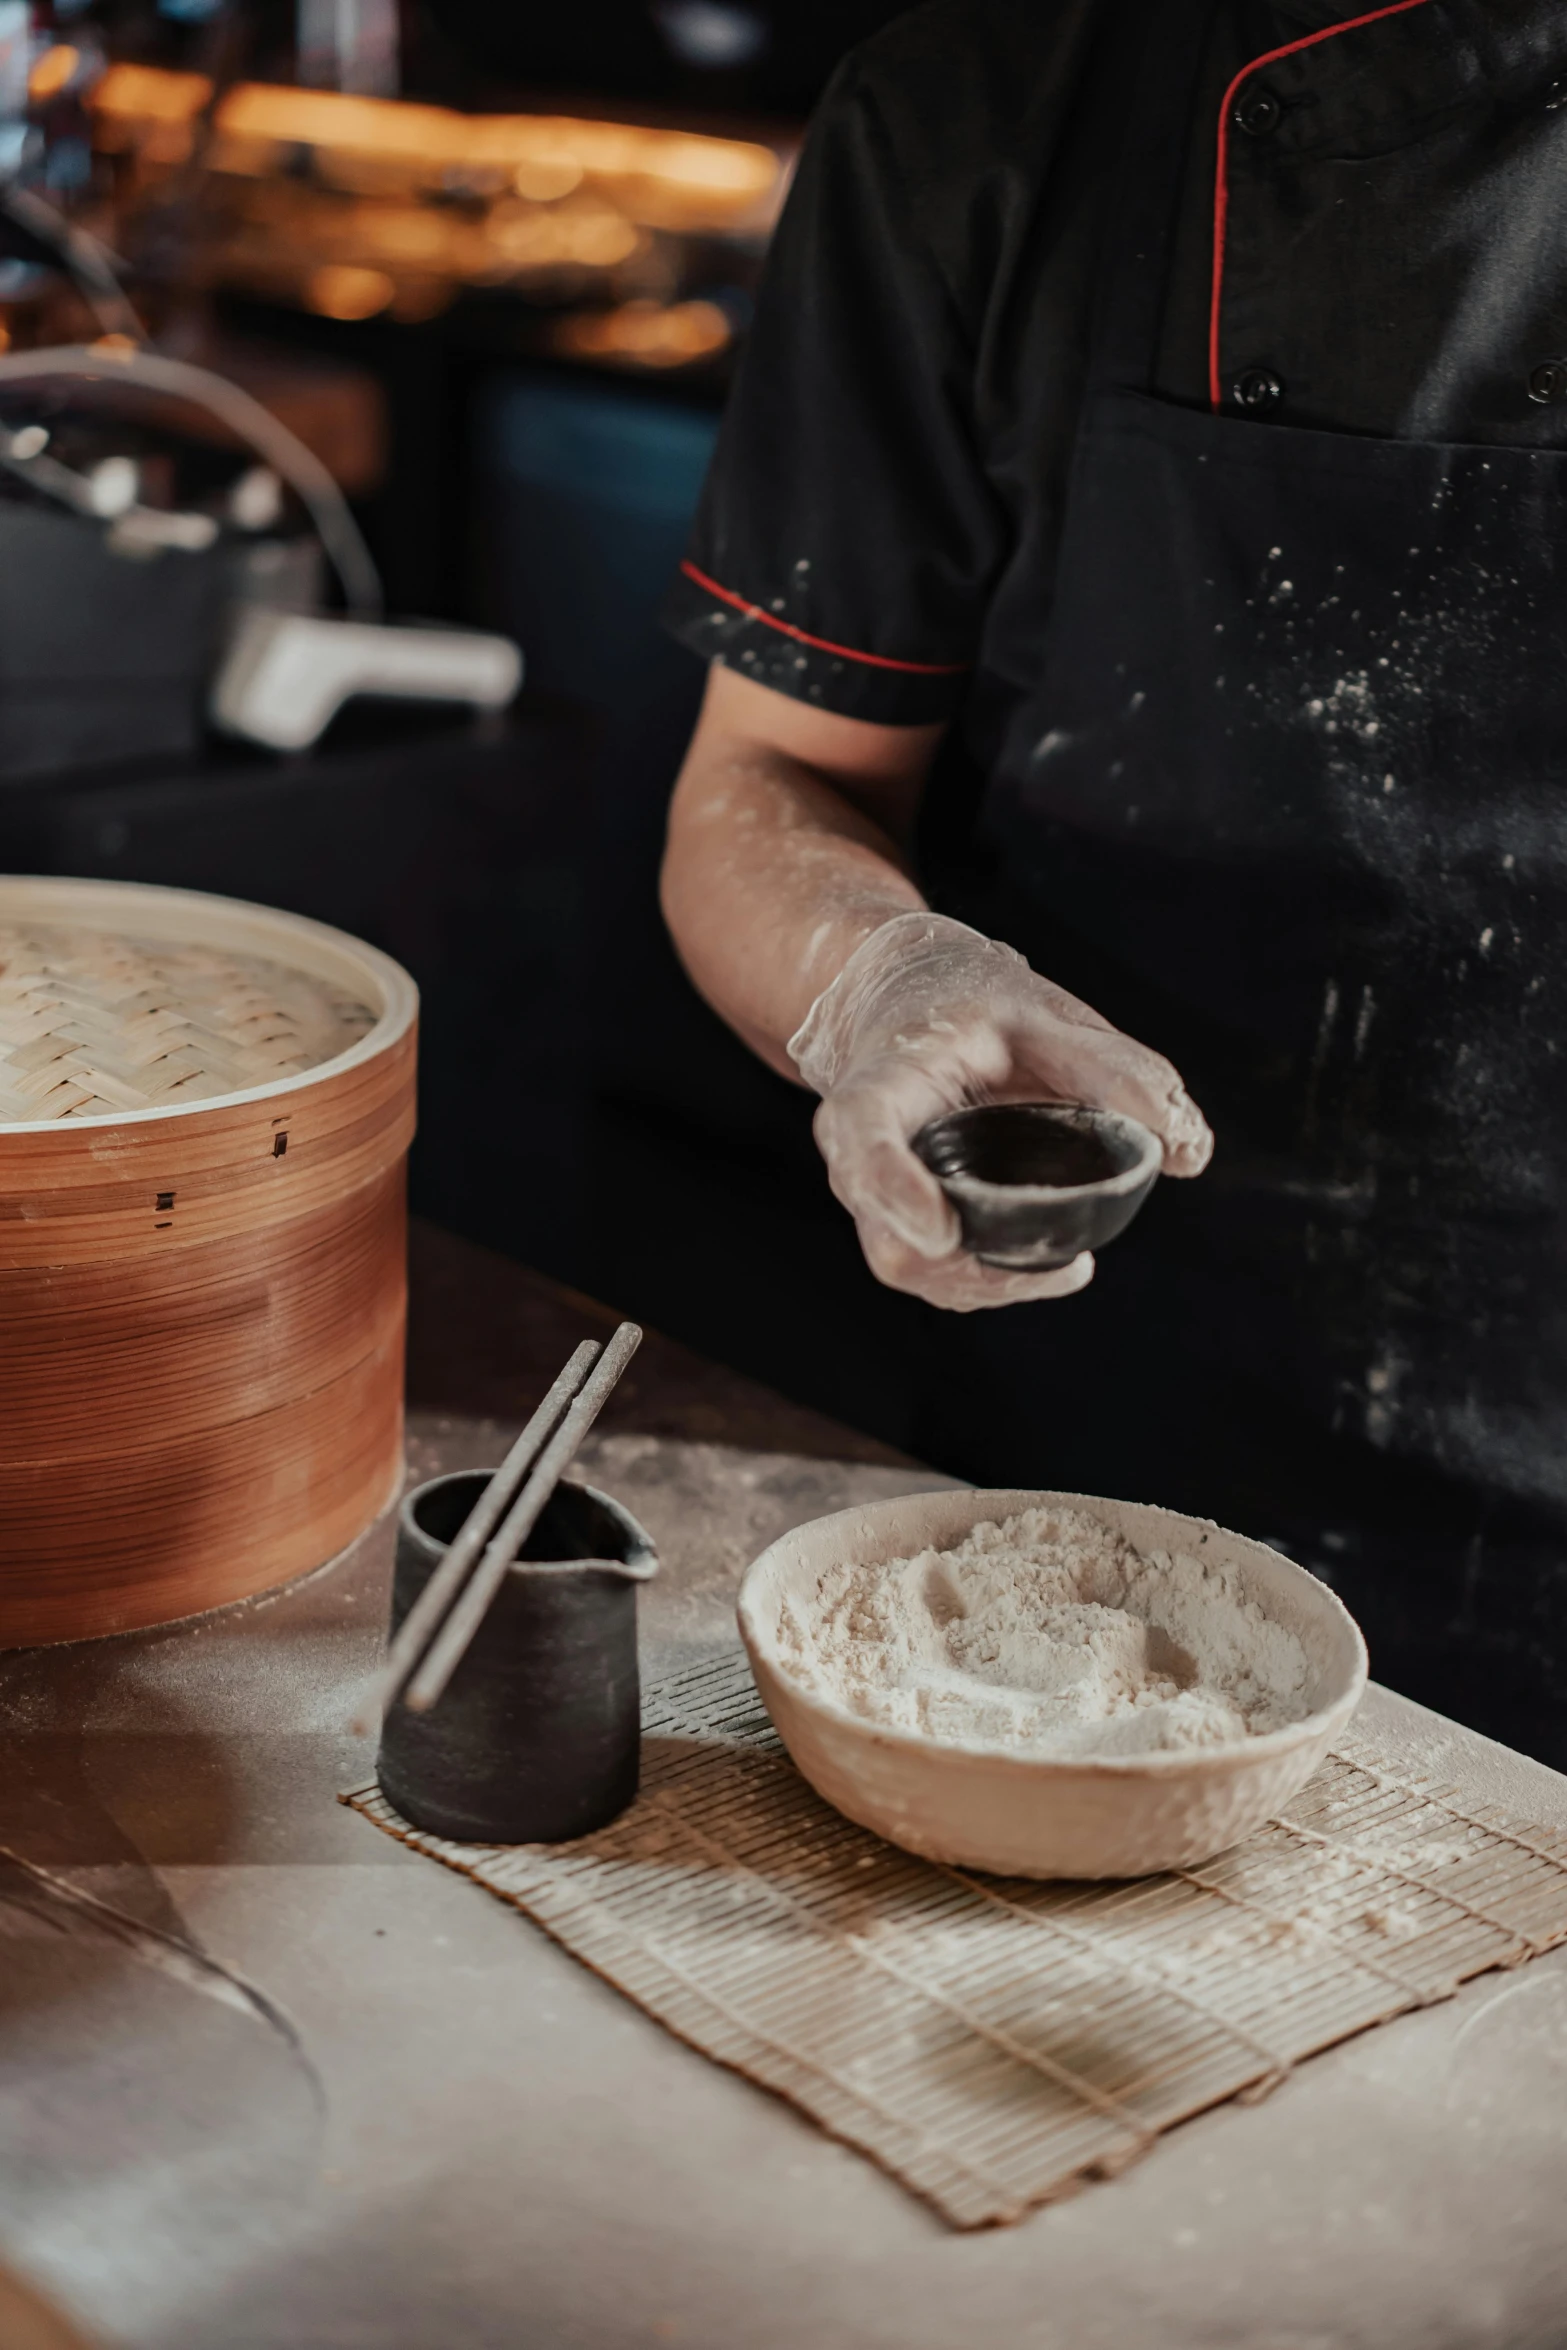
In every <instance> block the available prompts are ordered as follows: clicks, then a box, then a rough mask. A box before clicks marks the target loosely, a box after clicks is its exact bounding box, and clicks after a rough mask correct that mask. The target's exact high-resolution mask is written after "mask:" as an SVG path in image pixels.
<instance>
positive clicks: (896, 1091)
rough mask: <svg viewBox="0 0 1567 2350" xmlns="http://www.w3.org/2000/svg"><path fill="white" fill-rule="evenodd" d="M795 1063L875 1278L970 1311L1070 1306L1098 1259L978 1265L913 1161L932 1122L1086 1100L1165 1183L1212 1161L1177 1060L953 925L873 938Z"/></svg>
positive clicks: (904, 927)
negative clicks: (993, 1106)
mask: <svg viewBox="0 0 1567 2350" xmlns="http://www.w3.org/2000/svg"><path fill="white" fill-rule="evenodd" d="M789 1054H790V1058H791V1059H792V1060H793V1061H794V1063H795V1066H796V1067H797V1068H798V1070H799V1072H800V1075H801V1076H802V1077H803V1078H804V1080H805V1082H806V1084H807V1085H809V1086H810V1087H812V1088H813V1090H814V1091H815V1092H817V1093H819V1094H820V1095H821V1097H822V1102H821V1107H820V1109H819V1110H818V1111H817V1113H816V1125H815V1133H816V1140H817V1142H818V1144H819V1146H820V1148H821V1153H822V1156H823V1158H824V1159H825V1160H826V1162H827V1174H828V1179H829V1181H830V1182H831V1184H832V1188H833V1191H834V1192H835V1194H836V1195H837V1197H838V1198H839V1199H840V1200H841V1201H842V1203H843V1205H844V1206H845V1207H846V1208H847V1209H848V1211H849V1213H850V1215H851V1216H852V1217H853V1218H854V1221H855V1225H856V1227H857V1229H858V1231H859V1235H860V1245H861V1247H862V1248H863V1249H864V1251H865V1257H866V1261H867V1263H868V1264H869V1266H870V1268H871V1271H872V1272H873V1273H874V1274H875V1275H876V1277H877V1279H878V1280H879V1281H884V1282H886V1283H887V1285H888V1287H889V1288H891V1289H904V1290H908V1291H910V1292H911V1293H912V1294H913V1295H914V1296H915V1297H923V1298H927V1299H928V1300H929V1301H930V1303H931V1304H932V1305H936V1306H946V1307H948V1308H950V1309H951V1310H952V1311H954V1312H956V1313H972V1312H973V1311H974V1310H975V1309H976V1308H977V1307H980V1306H1007V1305H1017V1304H1021V1303H1022V1302H1023V1301H1024V1300H1025V1299H1029V1298H1041V1297H1070V1296H1071V1295H1072V1293H1073V1292H1074V1291H1075V1290H1079V1289H1082V1288H1083V1287H1084V1286H1085V1285H1086V1284H1087V1283H1088V1282H1089V1281H1090V1280H1092V1278H1093V1271H1094V1261H1093V1258H1092V1257H1090V1256H1081V1257H1078V1258H1077V1259H1076V1261H1075V1262H1074V1263H1072V1264H1070V1265H1066V1266H1063V1267H1062V1268H1061V1269H1060V1270H1059V1271H1057V1272H1053V1273H1019V1272H1008V1271H1006V1270H1004V1269H1003V1268H1002V1267H1000V1266H996V1265H982V1264H981V1263H980V1262H979V1260H978V1259H977V1258H976V1257H972V1256H970V1255H969V1254H968V1253H967V1252H966V1250H965V1249H964V1247H963V1242H962V1236H961V1233H960V1230H959V1226H958V1218H957V1212H956V1210H955V1209H954V1208H953V1206H952V1204H951V1202H950V1201H949V1200H948V1199H947V1196H946V1194H945V1193H944V1192H943V1190H942V1188H941V1186H940V1184H939V1183H938V1182H937V1181H936V1178H935V1177H934V1176H933V1175H932V1174H931V1173H930V1171H929V1170H928V1168H926V1167H925V1166H923V1165H922V1164H921V1162H920V1161H919V1160H918V1159H917V1158H916V1157H915V1156H914V1153H913V1151H912V1150H910V1148H909V1142H910V1138H911V1137H912V1136H913V1135H915V1134H917V1133H918V1132H919V1130H920V1128H921V1127H922V1126H925V1125H928V1124H929V1122H930V1120H931V1119H932V1118H939V1117H942V1116H944V1115H945V1114H946V1113H947V1112H948V1111H950V1110H957V1109H962V1108H964V1107H966V1106H967V1105H968V1104H970V1103H973V1102H1009V1101H1010V1102H1019V1101H1064V1102H1086V1103H1088V1104H1089V1105H1090V1106H1091V1107H1093V1108H1095V1109H1106V1110H1121V1111H1123V1112H1125V1113H1126V1114H1127V1115H1128V1116H1130V1117H1133V1118H1140V1119H1141V1120H1142V1123H1143V1124H1144V1125H1145V1126H1147V1127H1149V1128H1151V1129H1152V1131H1153V1132H1154V1133H1155V1134H1157V1135H1158V1137H1159V1139H1160V1141H1161V1142H1162V1143H1163V1144H1164V1171H1165V1173H1166V1174H1167V1175H1200V1174H1201V1173H1202V1170H1203V1168H1204V1167H1205V1166H1206V1165H1207V1164H1208V1160H1209V1158H1210V1157H1211V1155H1212V1152H1213V1136H1212V1135H1211V1134H1210V1132H1209V1131H1208V1127H1207V1125H1206V1123H1205V1122H1204V1119H1203V1116H1202V1113H1201V1111H1200V1110H1199V1109H1198V1108H1197V1105H1196V1103H1195V1102H1194V1101H1193V1100H1192V1099H1191V1097H1190V1095H1189V1094H1188V1093H1187V1091H1186V1089H1185V1087H1184V1086H1183V1085H1182V1083H1181V1080H1180V1078H1179V1076H1178V1075H1177V1074H1176V1072H1175V1070H1174V1069H1172V1068H1171V1066H1170V1064H1169V1062H1168V1061H1166V1060H1164V1059H1162V1058H1161V1056H1160V1055H1159V1054H1158V1053H1154V1052H1150V1051H1149V1050H1148V1048H1147V1046H1146V1045H1140V1044H1137V1043H1135V1042H1134V1041H1133V1039H1132V1038H1131V1037H1129V1036H1123V1035H1122V1034H1121V1031H1120V1030H1119V1029H1118V1028H1112V1027H1111V1025H1110V1023H1109V1021H1108V1020H1103V1019H1101V1018H1100V1016H1099V1014H1098V1013H1097V1012H1095V1011H1091V1010H1090V1009H1089V1007H1088V1005H1087V1004H1084V1003H1080V1002H1079V1001H1078V999H1077V997H1076V996H1072V995H1068V994H1067V993H1066V991H1065V989H1064V988H1059V987H1053V986H1052V985H1051V983H1050V981H1049V980H1048V979H1041V978H1040V977H1039V976H1038V974H1037V973H1036V972H1034V971H1031V970H1030V969H1029V967H1028V965H1027V963H1026V962H1025V961H1024V960H1023V957H1022V956H1021V955H1020V954H1017V953H1015V952H1014V950H1013V949H1012V948H1011V947H1008V946H1002V945H1001V944H1000V943H999V942H998V941H997V940H995V939H990V938H985V937H983V936H982V935H981V934H980V932H979V931H977V930H970V929H969V928H968V926H967V924H966V923H962V922H951V921H949V920H948V919H947V918H946V916H945V915H941V914H926V913H915V914H899V915H898V916H896V917H895V918H894V920H892V921H891V922H887V923H884V924H883V925H882V927H881V929H880V930H877V931H875V932H873V933H872V935H871V936H870V937H869V938H868V939H867V940H866V941H865V943H864V945H863V946H861V947H860V948H859V949H858V950H857V951H856V952H855V953H854V954H853V955H851V956H850V958H849V960H848V962H847V963H846V964H845V965H844V967H843V969H842V970H841V971H840V972H839V974H838V976H837V978H836V979H835V980H834V981H833V983H832V985H831V986H830V987H829V988H826V989H825V990H824V991H823V993H822V994H821V995H819V996H818V997H817V999H816V1001H815V1003H814V1004H813V1005H812V1006H811V1009H810V1011H809V1012H808V1013H807V1014H806V1017H805V1021H804V1024H803V1025H802V1026H801V1028H800V1029H799V1031H798V1032H797V1034H796V1035H794V1036H793V1037H791V1038H790V1040H789Z"/></svg>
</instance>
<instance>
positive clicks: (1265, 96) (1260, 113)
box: [1232, 84, 1284, 139]
mask: <svg viewBox="0 0 1567 2350" xmlns="http://www.w3.org/2000/svg"><path fill="white" fill-rule="evenodd" d="M1283 113H1284V109H1283V107H1282V106H1281V105H1280V104H1279V101H1278V99H1277V98H1275V96H1274V95H1273V92H1272V91H1271V90H1268V89H1264V88H1263V87H1262V86H1261V85H1260V84H1258V85H1254V86H1253V87H1252V88H1251V89H1249V90H1243V91H1242V92H1241V94H1240V96H1239V97H1238V98H1237V99H1236V101H1235V111H1234V115H1233V118H1232V119H1233V121H1234V123H1235V127H1236V129H1237V130H1242V131H1244V132H1245V133H1246V136H1247V137H1248V138H1249V139H1265V138H1266V137H1267V136H1268V134H1269V132H1270V131H1276V130H1277V129H1278V127H1279V122H1280V120H1281V118H1282V116H1283Z"/></svg>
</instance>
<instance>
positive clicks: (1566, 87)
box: [1545, 73, 1567, 114]
mask: <svg viewBox="0 0 1567 2350" xmlns="http://www.w3.org/2000/svg"><path fill="white" fill-rule="evenodd" d="M1558 106H1567V73H1564V74H1558V76H1557V78H1556V80H1555V81H1554V82H1547V83H1546V85H1545V110H1546V112H1547V114H1554V113H1555V112H1556V109H1557V107H1558Z"/></svg>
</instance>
